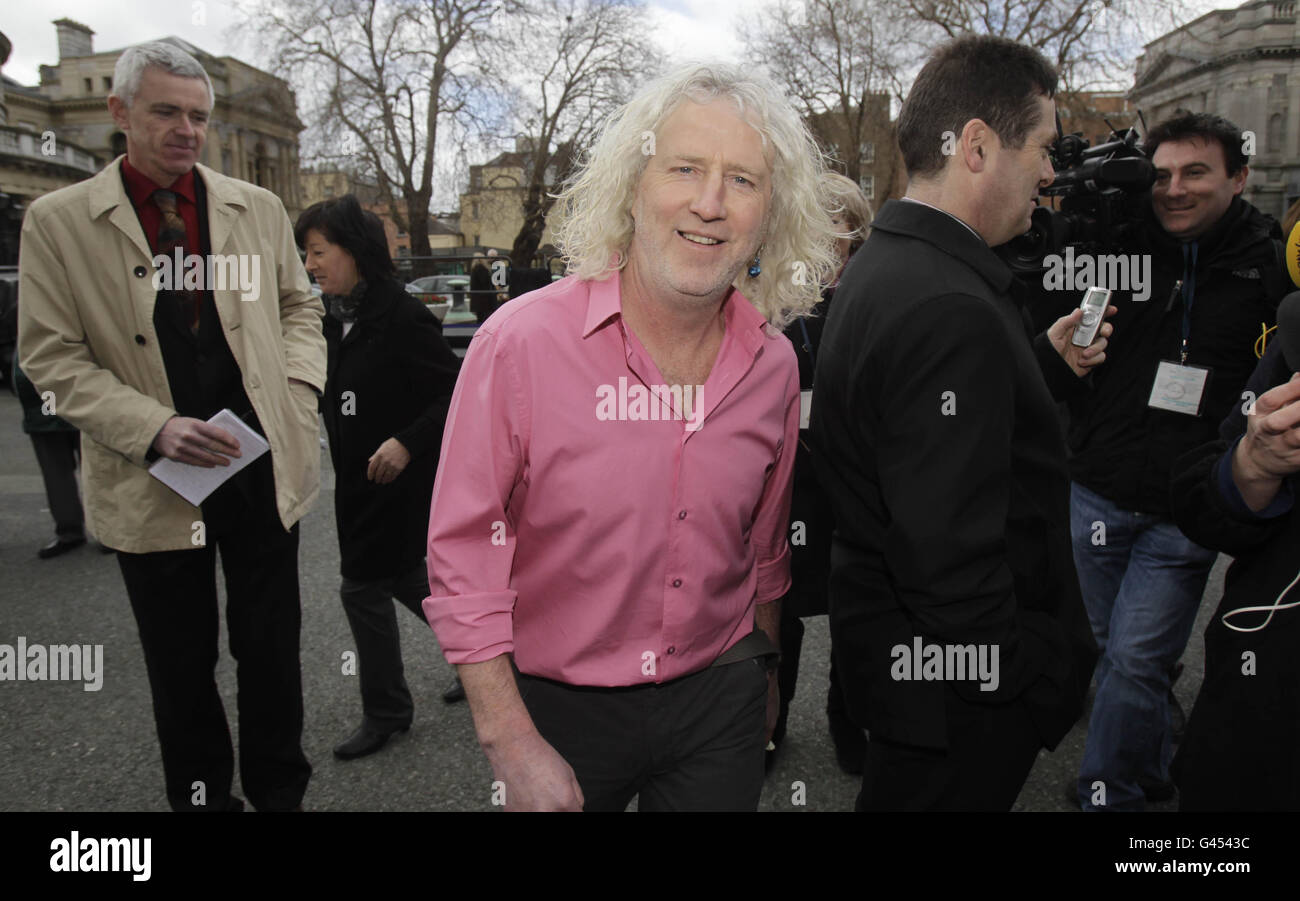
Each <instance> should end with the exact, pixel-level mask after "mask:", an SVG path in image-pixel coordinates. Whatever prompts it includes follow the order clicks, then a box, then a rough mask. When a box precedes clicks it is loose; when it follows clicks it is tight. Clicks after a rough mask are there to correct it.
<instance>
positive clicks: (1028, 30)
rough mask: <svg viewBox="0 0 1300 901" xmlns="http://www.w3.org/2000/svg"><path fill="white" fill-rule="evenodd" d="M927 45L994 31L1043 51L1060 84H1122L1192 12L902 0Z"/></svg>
mask: <svg viewBox="0 0 1300 901" xmlns="http://www.w3.org/2000/svg"><path fill="white" fill-rule="evenodd" d="M905 4H906V10H907V12H906V15H908V16H910V17H911V18H913V19H914V20H915V22H916V23H917V25H918V26H919V27H918V28H916V29H915V30H913V32H912V36H913V37H914V38H916V39H918V40H920V41H921V42H922V43H926V44H931V45H932V44H933V43H934V41H935V40H936V39H943V38H950V37H956V36H958V35H961V34H993V35H999V36H1001V37H1007V38H1011V39H1012V40H1015V41H1019V42H1020V43H1022V44H1028V45H1029V46H1031V47H1034V48H1036V49H1037V50H1039V51H1040V52H1041V53H1042V54H1043V55H1044V56H1046V57H1047V58H1048V59H1049V60H1050V61H1051V62H1052V63H1053V64H1054V65H1055V66H1056V69H1057V71H1058V72H1059V73H1060V75H1061V85H1062V88H1063V89H1064V90H1065V91H1067V92H1080V91H1086V90H1093V89H1098V88H1102V89H1105V88H1109V89H1117V88H1118V89H1122V88H1124V87H1127V86H1128V85H1130V84H1131V83H1132V75H1133V65H1134V61H1135V60H1136V58H1137V55H1138V54H1139V53H1141V50H1142V45H1143V44H1144V43H1145V42H1147V41H1150V40H1152V39H1154V38H1155V37H1156V36H1157V35H1159V34H1161V33H1162V32H1165V31H1169V30H1171V29H1173V28H1177V27H1178V26H1179V25H1182V24H1183V23H1185V22H1187V21H1189V20H1190V19H1192V18H1193V17H1194V16H1195V15H1196V12H1195V7H1194V4H1193V2H1192V0H905Z"/></svg>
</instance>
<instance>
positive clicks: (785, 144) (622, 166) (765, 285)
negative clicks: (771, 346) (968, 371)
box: [555, 63, 839, 328]
mask: <svg viewBox="0 0 1300 901" xmlns="http://www.w3.org/2000/svg"><path fill="white" fill-rule="evenodd" d="M720 97H725V98H729V99H730V100H732V101H733V102H734V103H735V104H736V106H737V108H738V109H739V111H740V114H741V116H742V117H744V118H745V120H746V121H748V122H749V123H750V124H751V125H753V127H754V129H755V130H756V131H757V132H758V133H759V135H760V136H761V137H762V139H763V146H764V149H765V150H766V151H768V152H769V153H770V154H771V159H772V200H771V205H770V207H769V210H768V219H767V223H766V229H765V234H766V237H765V239H764V242H763V248H762V255H761V267H762V273H761V274H760V275H759V276H757V277H754V278H751V277H750V276H749V274H748V273H747V272H742V273H741V275H740V276H739V277H738V278H737V279H736V283H735V285H736V287H737V288H739V289H740V291H741V292H742V293H743V294H744V295H745V296H746V297H747V298H749V300H750V301H751V302H752V303H753V304H754V306H755V307H756V308H757V309H758V311H759V312H760V313H762V314H763V316H764V317H765V318H766V319H767V320H768V321H769V322H771V323H772V324H773V325H774V326H776V327H777V328H784V327H785V326H786V325H787V324H788V323H790V322H792V321H793V320H794V319H795V318H797V317H799V316H802V315H805V314H807V313H808V312H809V311H811V310H812V308H813V307H814V306H815V305H816V303H817V301H818V300H819V299H820V297H821V286H822V285H823V284H826V283H828V282H830V280H831V279H832V278H833V276H834V272H835V269H836V268H837V266H838V260H837V259H836V257H835V252H834V240H835V238H836V228H835V226H834V225H833V224H832V223H831V217H830V213H829V212H828V210H834V209H835V208H836V207H837V206H838V205H839V204H837V203H836V202H835V200H834V199H832V198H831V197H830V196H829V191H828V183H827V180H826V178H825V175H826V173H827V171H828V170H827V159H826V157H825V155H824V154H823V152H822V151H821V149H820V148H819V147H818V145H817V142H816V140H815V139H814V138H813V136H812V134H811V132H809V130H808V128H807V126H806V125H805V124H804V123H803V121H802V120H801V119H800V118H799V115H798V113H796V112H795V110H794V107H793V106H791V104H790V103H789V101H788V100H787V99H786V98H785V97H784V95H782V93H781V91H780V90H779V89H778V88H777V87H776V85H775V84H773V83H772V82H771V81H770V80H769V79H767V78H765V77H763V76H761V75H758V74H756V73H754V72H751V71H745V70H744V69H742V68H741V67H740V66H736V65H732V64H727V63H693V64H689V65H687V66H684V67H682V68H679V69H677V70H675V71H672V72H669V73H668V74H666V75H664V76H662V77H660V78H657V79H655V80H654V81H652V82H651V83H649V84H648V85H646V86H645V88H643V89H642V90H641V91H640V93H638V94H637V95H636V96H635V97H633V98H632V99H631V100H630V101H628V103H626V104H625V105H624V106H622V107H621V108H619V110H617V111H616V112H615V113H614V115H612V116H611V117H610V118H609V119H607V120H606V122H605V124H604V125H603V126H602V127H601V130H600V132H599V134H598V135H597V137H596V140H595V141H594V142H593V143H592V146H591V147H590V149H589V150H588V151H587V152H586V154H585V155H584V157H583V159H582V162H581V164H580V165H579V166H578V167H577V169H576V171H575V172H574V174H573V175H572V176H571V177H570V178H569V180H568V181H567V182H566V183H565V185H564V187H563V189H562V190H561V191H560V193H559V194H558V195H556V197H557V200H556V214H557V217H558V220H559V221H558V224H557V225H556V227H555V237H556V244H557V245H558V246H559V248H560V250H561V252H562V253H563V256H564V261H565V262H566V263H567V264H568V270H569V272H570V273H571V274H574V275H577V276H578V277H579V278H586V279H601V278H605V277H607V276H609V275H612V274H613V273H614V272H617V271H619V270H621V269H622V268H623V267H624V266H625V265H627V250H628V247H629V245H630V244H631V241H632V231H633V221H632V203H633V200H634V199H635V196H636V191H637V185H638V183H639V181H640V179H641V175H642V173H643V172H644V170H645V166H646V163H647V162H648V160H649V157H650V154H651V153H652V152H653V150H652V149H648V147H647V145H648V144H649V145H650V147H652V141H653V135H654V134H655V133H656V131H657V130H658V129H659V128H660V127H661V126H662V125H663V123H664V121H665V120H667V119H668V117H669V116H671V115H672V113H673V112H674V111H675V110H676V109H677V107H678V106H679V105H680V104H681V103H682V102H683V101H685V100H688V99H689V100H692V101H694V102H696V103H709V102H712V101H713V100H716V99H718V98H720Z"/></svg>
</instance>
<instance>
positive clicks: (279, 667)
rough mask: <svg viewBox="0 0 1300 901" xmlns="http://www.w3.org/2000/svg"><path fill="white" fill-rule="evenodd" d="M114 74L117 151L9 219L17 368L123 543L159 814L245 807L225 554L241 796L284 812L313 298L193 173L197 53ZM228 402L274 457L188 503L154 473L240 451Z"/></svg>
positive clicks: (237, 198)
mask: <svg viewBox="0 0 1300 901" xmlns="http://www.w3.org/2000/svg"><path fill="white" fill-rule="evenodd" d="M113 83H114V89H113V95H112V96H110V97H109V101H108V102H109V109H110V110H111V112H112V113H113V117H114V121H115V122H116V124H117V127H118V128H120V129H121V130H122V132H123V133H124V134H125V135H126V143H127V152H126V156H125V157H123V158H120V159H118V160H115V161H114V162H112V163H110V164H109V165H108V166H107V167H105V169H104V170H103V171H102V172H100V173H99V174H98V175H96V176H95V177H94V178H91V179H89V180H87V181H84V182H81V183H80V184H77V185H73V186H71V187H67V188H64V189H62V190H59V191H55V192H54V193H52V194H48V195H46V196H44V197H41V198H40V199H38V200H37V201H35V202H34V203H33V204H32V206H31V208H30V210H29V211H28V212H27V215H26V218H25V220H24V222H23V230H22V243H21V249H20V257H19V277H20V288H19V298H20V311H19V343H18V347H19V356H20V360H21V365H22V367H23V369H24V370H25V371H26V372H27V374H28V375H29V376H30V378H31V380H32V382H33V383H34V384H35V385H36V386H37V388H38V390H40V391H41V392H51V395H52V399H53V401H54V403H55V404H56V405H57V412H58V415H59V416H62V417H63V418H64V419H66V420H67V421H68V422H70V423H72V424H73V425H75V426H76V427H77V428H78V429H80V430H81V434H82V459H83V467H84V481H85V495H86V510H87V515H88V516H89V518H90V521H91V526H92V528H93V530H94V533H95V534H96V535H97V536H98V537H99V539H100V540H101V541H102V542H103V543H104V544H105V545H107V546H108V547H110V548H112V549H114V550H116V551H118V552H119V553H118V560H119V564H120V566H121V570H122V575H123V578H124V580H125V582H126V588H127V594H128V596H129V597H130V600H131V607H132V610H133V612H134V614H135V618H136V623H137V625H138V626H139V631H140V643H141V645H142V646H143V649H144V655H145V663H146V666H147V669H148V673H149V682H150V686H151V688H152V690H153V706H154V719H155V722H156V724H157V727H158V739H159V743H160V745H161V748H162V759H163V771H164V776H165V779H166V789H167V799H168V802H169V803H170V804H171V806H172V809H173V810H200V811H204V810H206V811H219V810H239V809H242V807H243V802H242V801H241V800H240V799H239V798H237V797H235V796H233V795H232V794H231V782H232V778H233V768H234V767H233V764H234V754H233V747H232V743H231V738H230V730H229V727H228V725H227V722H226V716H225V711H224V709H223V707H222V703H221V698H220V695H219V694H218V692H217V687H216V682H215V679H214V675H213V673H214V668H215V665H216V660H217V654H218V610H217V591H216V573H215V559H216V549H217V548H218V547H219V548H220V549H221V558H222V568H223V570H224V575H225V580H226V593H227V606H226V615H227V621H228V627H229V633H230V651H231V654H232V655H233V656H234V657H235V659H236V660H237V661H238V679H239V696H238V706H239V735H240V755H239V761H240V778H241V782H242V784H243V789H244V793H245V794H246V795H247V796H248V799H249V800H250V802H251V803H252V804H253V806H254V807H256V808H257V809H259V810H293V809H295V808H298V807H299V806H300V805H301V802H302V797H303V793H304V792H305V791H306V788H307V781H308V779H309V777H310V775H311V766H310V764H309V763H308V762H307V758H306V757H305V755H304V754H303V752H302V741H301V739H302V722H303V713H302V683H301V674H300V666H299V658H298V654H299V650H298V640H299V624H300V616H301V611H300V607H299V597H298V528H297V525H296V523H297V521H298V520H299V519H300V518H301V517H302V516H303V514H305V513H306V512H307V510H308V509H309V508H310V507H311V504H312V503H313V502H314V500H315V499H316V495H317V493H318V491H319V483H320V447H319V443H318V436H319V428H318V425H317V418H316V413H317V398H318V396H319V392H320V390H321V388H322V387H323V386H324V384H325V340H324V338H323V336H322V334H321V316H322V315H323V308H322V306H321V304H320V302H319V301H318V300H316V299H315V298H314V297H313V296H312V295H311V293H310V290H309V282H308V280H307V274H306V272H305V270H304V269H303V266H302V263H301V262H300V260H299V257H298V254H297V249H296V247H295V245H294V240H293V230H292V228H291V226H290V224H289V220H288V217H287V215H286V214H285V210H284V207H283V205H282V204H281V203H280V201H279V200H278V199H277V198H276V197H275V195H273V194H271V193H270V192H269V191H266V190H263V189H262V188H259V187H256V186H253V185H251V184H248V183H246V182H242V181H237V180H235V179H232V178H227V177H225V176H223V175H220V174H218V173H216V172H213V171H212V170H210V169H208V168H206V167H204V166H200V165H197V160H198V158H199V156H200V154H201V152H202V149H203V142H204V138H205V135H206V130H207V126H208V117H209V115H210V113H211V110H212V86H211V82H210V81H209V80H208V77H207V75H206V74H205V73H204V71H203V68H202V67H201V66H200V65H199V63H198V62H197V61H196V60H195V59H194V58H193V57H191V56H190V55H189V54H187V53H185V52H184V51H183V50H180V49H179V48H177V47H176V46H174V45H172V44H169V43H165V42H155V43H150V44H142V45H139V46H136V47H131V48H128V49H127V50H126V51H125V52H123V54H122V56H121V58H120V59H119V61H118V63H117V68H116V70H115V72H114V79H113ZM196 255H197V259H196V258H195V257H196ZM178 261H180V262H181V263H182V266H179V267H178V266H177V265H176V263H177V262H178ZM173 274H174V275H175V276H176V278H175V279H172V275H173ZM222 409H229V410H230V411H231V412H233V413H234V414H235V415H237V416H240V417H241V418H242V419H243V420H244V422H245V423H246V424H248V425H249V426H250V427H251V428H253V429H254V430H255V431H257V432H259V433H261V434H262V435H263V436H265V438H266V440H267V442H268V443H269V444H270V452H269V453H267V454H264V455H263V456H261V457H260V458H259V459H257V460H256V461H255V462H253V463H252V464H250V465H249V466H247V467H246V468H245V469H243V470H242V471H240V472H239V473H237V474H236V475H235V476H234V477H233V478H231V479H229V480H228V481H226V482H225V483H224V484H223V485H222V486H221V487H220V488H218V489H217V490H216V491H215V492H214V493H213V494H212V495H210V496H209V497H208V498H207V499H206V500H204V501H203V502H202V503H201V506H200V507H194V506H192V505H191V504H189V503H188V502H187V501H185V500H184V499H183V498H182V497H181V496H180V495H179V494H176V493H175V492H173V491H172V490H171V489H170V488H168V487H167V486H165V485H164V484H163V483H162V482H160V481H158V480H157V479H155V478H153V477H152V476H151V475H150V474H149V472H148V468H147V467H148V466H149V465H150V464H151V462H152V461H154V460H156V459H158V458H160V457H167V458H170V459H172V460H177V461H180V462H183V463H189V464H192V465H195V466H201V467H212V466H226V465H229V463H230V461H231V460H233V459H235V458H237V457H239V456H241V455H242V454H243V452H244V450H246V448H245V449H241V448H240V447H239V445H238V442H237V441H236V439H235V437H234V436H233V435H232V434H230V432H228V431H227V430H225V429H221V428H217V427H215V426H212V425H209V424H208V423H207V422H206V420H207V419H209V418H210V417H211V416H212V415H213V414H215V413H217V412H219V411H220V410H222Z"/></svg>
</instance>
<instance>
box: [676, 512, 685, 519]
mask: <svg viewBox="0 0 1300 901" xmlns="http://www.w3.org/2000/svg"><path fill="white" fill-rule="evenodd" d="M677 518H678V519H685V518H686V511H685V510H683V511H681V512H680V513H678V514H677Z"/></svg>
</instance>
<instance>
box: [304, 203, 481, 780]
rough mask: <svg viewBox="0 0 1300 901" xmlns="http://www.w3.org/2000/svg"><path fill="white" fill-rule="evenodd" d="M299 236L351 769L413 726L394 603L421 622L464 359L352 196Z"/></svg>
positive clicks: (342, 754)
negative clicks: (326, 463)
mask: <svg viewBox="0 0 1300 901" xmlns="http://www.w3.org/2000/svg"><path fill="white" fill-rule="evenodd" d="M294 233H295V236H296V238H297V241H298V244H299V246H300V247H302V248H303V249H304V250H305V251H306V254H307V258H306V264H307V270H308V271H309V272H310V273H311V274H312V276H314V277H315V279H316V282H317V284H319V285H320V288H321V291H322V292H323V297H322V300H323V301H324V302H325V308H326V311H327V314H328V315H327V316H326V317H325V326H324V331H325V340H326V344H327V345H328V348H329V358H328V364H327V365H328V369H327V377H326V382H325V395H324V398H323V399H322V402H321V403H322V409H323V413H324V417H325V430H326V432H328V434H329V442H330V458H331V460H332V462H333V464H334V477H335V481H334V514H335V520H336V522H337V524H338V535H339V552H340V556H341V558H342V565H341V570H342V576H343V584H342V588H341V594H342V598H343V609H344V611H345V612H346V613H347V617H348V623H349V624H350V625H351V627H352V635H353V638H354V639H355V640H356V645H357V662H358V663H359V665H360V674H361V706H362V712H363V717H362V721H361V725H360V726H359V727H358V728H357V730H356V731H355V732H354V733H353V734H352V735H351V736H350V737H349V738H348V739H346V740H345V741H343V742H342V743H341V744H339V745H338V746H337V747H335V748H334V756H336V757H338V758H339V759H341V760H351V759H353V758H356V757H363V756H365V755H367V754H372V753H374V752H375V751H378V750H379V749H380V748H382V747H383V746H384V745H385V743H387V741H388V739H389V737H390V736H391V735H393V734H394V733H396V732H405V731H406V730H407V729H408V728H409V727H410V725H411V719H412V716H413V713H414V705H413V704H412V701H411V693H410V691H409V689H408V688H407V686H406V679H405V677H404V676H403V671H402V652H401V645H400V639H399V632H398V626H397V615H396V612H395V609H394V607H393V603H392V599H393V598H394V597H395V598H396V599H397V600H398V601H400V602H401V603H402V604H403V605H404V606H405V607H407V608H408V609H409V610H410V611H411V612H412V613H414V614H415V615H416V616H418V617H420V620H421V622H424V621H425V619H424V613H423V611H422V609H421V605H422V603H423V601H424V598H426V597H427V596H428V594H429V590H428V589H429V582H428V573H427V571H426V569H425V563H424V554H425V541H426V539H427V534H428V522H429V503H430V499H431V496H432V494H433V480H434V476H435V474H436V472H437V468H438V452H439V449H440V447H441V445H442V429H443V425H444V423H445V421H446V417H447V408H448V405H449V404H450V402H451V394H452V389H453V388H454V387H455V384H456V374H457V372H458V371H459V369H460V360H459V359H458V358H457V357H456V355H455V354H454V353H453V352H452V350H451V348H450V347H449V346H448V344H447V342H446V340H445V339H444V338H443V336H442V329H441V327H440V325H439V323H438V320H437V318H436V317H435V316H434V315H433V314H432V313H431V312H429V310H428V309H427V308H426V307H425V306H424V304H423V303H421V302H420V301H419V300H418V299H416V298H414V297H412V296H410V295H409V294H407V293H406V291H405V289H404V288H403V287H402V285H401V283H400V282H398V281H397V279H396V277H395V269H394V267H393V261H392V258H391V257H390V256H389V254H388V241H387V238H386V236H385V234H384V228H383V225H382V224H381V223H380V221H379V218H378V217H377V216H375V215H374V214H373V213H370V212H365V211H363V210H362V209H361V206H360V204H358V203H357V200H356V198H355V197H353V196H352V195H350V194H348V195H344V196H343V197H339V198H337V199H334V200H326V201H323V202H321V203H318V204H316V205H314V206H312V207H310V208H308V209H307V210H306V211H304V212H303V214H302V216H301V217H299V219H298V224H297V226H296V227H295V230H294Z"/></svg>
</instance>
